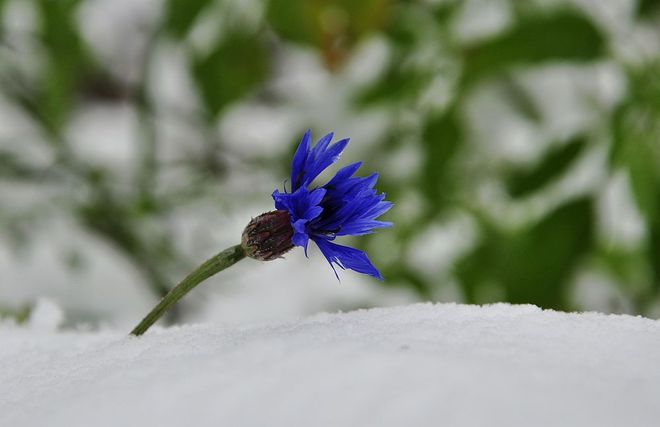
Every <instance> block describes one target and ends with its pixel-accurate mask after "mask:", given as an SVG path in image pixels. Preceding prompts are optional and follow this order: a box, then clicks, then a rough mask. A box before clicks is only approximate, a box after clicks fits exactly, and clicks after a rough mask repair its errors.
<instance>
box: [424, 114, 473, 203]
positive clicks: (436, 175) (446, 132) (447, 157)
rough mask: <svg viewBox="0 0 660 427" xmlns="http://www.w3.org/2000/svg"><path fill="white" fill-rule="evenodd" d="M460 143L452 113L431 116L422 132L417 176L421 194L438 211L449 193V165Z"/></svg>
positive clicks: (458, 126)
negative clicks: (421, 151) (421, 161)
mask: <svg viewBox="0 0 660 427" xmlns="http://www.w3.org/2000/svg"><path fill="white" fill-rule="evenodd" d="M462 142H463V129H462V124H461V123H460V120H459V118H458V114H457V112H456V111H455V110H453V109H452V110H449V111H447V112H445V113H444V114H441V115H438V116H435V117H431V118H429V120H428V121H427V122H426V124H425V126H424V129H423V132H422V147H423V150H424V165H423V167H422V173H421V176H420V180H421V183H420V184H421V185H420V188H421V190H422V193H423V194H424V195H425V196H426V198H427V200H428V201H429V202H430V204H431V205H432V206H433V208H434V211H435V212H438V211H439V210H440V209H441V208H442V207H443V206H444V205H445V204H446V203H447V200H448V199H447V195H448V194H449V193H450V192H451V189H452V186H453V184H454V183H453V182H451V178H450V177H451V174H450V169H451V163H452V161H453V159H454V157H455V155H456V153H457V152H458V150H459V148H460V147H461V144H462Z"/></svg>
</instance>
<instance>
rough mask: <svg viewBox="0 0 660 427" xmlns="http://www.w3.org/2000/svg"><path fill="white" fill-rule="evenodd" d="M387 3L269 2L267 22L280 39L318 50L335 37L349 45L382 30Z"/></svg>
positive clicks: (383, 0) (367, 0) (351, 0)
mask: <svg viewBox="0 0 660 427" xmlns="http://www.w3.org/2000/svg"><path fill="white" fill-rule="evenodd" d="M390 3H391V2H390V1H389V0H362V1H354V0H339V1H333V2H327V1H309V0H271V1H270V2H269V7H268V21H269V22H270V24H271V25H272V26H273V29H274V30H275V31H276V32H277V33H278V34H279V35H280V36H282V37H284V38H286V39H288V40H290V41H293V42H297V43H303V44H309V45H313V46H316V47H318V48H320V49H325V48H327V47H328V46H327V44H328V43H329V42H330V41H332V40H333V39H335V38H336V37H337V36H341V38H344V39H348V42H349V43H350V44H352V42H354V41H355V40H357V39H359V38H360V37H361V36H363V35H365V34H368V33H370V32H373V31H375V30H377V29H380V28H382V26H383V25H384V24H385V22H386V17H387V15H388V10H389V8H390V7H391V4H390Z"/></svg>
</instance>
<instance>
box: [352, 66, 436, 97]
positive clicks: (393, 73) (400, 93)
mask: <svg viewBox="0 0 660 427" xmlns="http://www.w3.org/2000/svg"><path fill="white" fill-rule="evenodd" d="M429 77H430V76H427V75H422V74H421V73H420V71H418V70H413V69H410V68H404V67H402V66H401V62H400V61H397V60H395V61H392V63H391V64H390V66H389V68H388V69H387V71H386V72H385V74H384V75H383V76H382V77H380V78H379V79H378V80H376V81H375V82H374V83H373V84H371V85H369V86H367V87H366V88H364V89H363V90H361V91H358V93H357V94H356V96H355V103H356V105H357V106H358V107H362V108H364V107H369V106H372V105H375V104H382V103H400V102H405V101H407V100H411V99H414V98H415V97H416V95H417V94H418V93H419V91H420V89H421V88H422V87H424V86H425V84H426V83H427V82H428V80H429Z"/></svg>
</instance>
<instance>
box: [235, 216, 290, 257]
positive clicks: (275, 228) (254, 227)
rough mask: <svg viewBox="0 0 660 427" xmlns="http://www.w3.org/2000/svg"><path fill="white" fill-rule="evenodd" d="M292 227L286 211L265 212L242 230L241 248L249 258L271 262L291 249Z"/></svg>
mask: <svg viewBox="0 0 660 427" xmlns="http://www.w3.org/2000/svg"><path fill="white" fill-rule="evenodd" d="M291 237H293V227H291V220H290V217H289V213H288V212H287V211H282V210H277V211H271V212H266V213H264V214H261V215H259V216H258V217H256V218H253V219H252V221H250V223H249V224H248V225H247V227H245V230H243V236H242V237H241V246H242V247H243V249H244V250H245V254H246V255H247V256H249V257H250V258H254V259H258V260H260V261H271V260H274V259H276V258H280V257H281V256H282V255H284V254H285V253H286V252H288V251H289V250H290V249H291V248H293V243H291Z"/></svg>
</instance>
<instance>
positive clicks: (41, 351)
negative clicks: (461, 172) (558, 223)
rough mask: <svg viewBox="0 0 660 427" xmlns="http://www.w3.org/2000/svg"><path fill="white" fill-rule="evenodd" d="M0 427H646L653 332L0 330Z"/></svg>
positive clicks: (493, 314) (416, 308) (393, 311)
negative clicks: (138, 333)
mask: <svg viewBox="0 0 660 427" xmlns="http://www.w3.org/2000/svg"><path fill="white" fill-rule="evenodd" d="M0 342H2V345H0V425H2V426H41V425H48V426H67V427H75V426H89V425H93V426H95V427H101V426H118V425H129V426H138V425H145V426H146V425H158V426H177V427H179V426H181V425H195V426H221V425H222V426H264V425H268V426H311V425H313V426H326V425H327V426H349V425H350V426H376V425H377V426H390V425H391V426H395V425H396V426H401V425H409V426H439V425H443V426H482V425H488V426H507V427H509V426H529V425H534V426H550V425H553V426H558V425H561V426H624V425H625V426H656V425H657V422H658V420H659V419H660V406H659V405H658V396H660V368H659V367H658V361H659V360H660V322H659V321H655V320H649V319H645V318H641V317H631V316H624V315H603V314H596V313H583V314H567V313H559V312H553V311H542V310H541V309H539V308H537V307H534V306H529V305H526V306H511V305H505V304H498V305H492V306H484V307H479V306H467V305H455V304H440V305H432V304H416V305H410V306H404V307H398V308H385V309H384V308H379V309H372V310H363V311H355V312H349V313H338V314H320V315H316V316H313V317H310V318H306V319H302V320H295V321H289V322H285V323H266V324H257V325H251V326H241V327H231V328H227V327H224V328H223V327H220V326H218V325H196V326H182V327H178V328H169V329H155V330H152V331H150V332H148V333H147V335H145V336H143V337H141V338H135V337H128V336H126V335H125V333H124V331H102V332H94V333H93V332H52V331H43V330H42V331H39V330H34V329H29V328H22V327H18V326H15V325H12V324H4V325H0Z"/></svg>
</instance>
